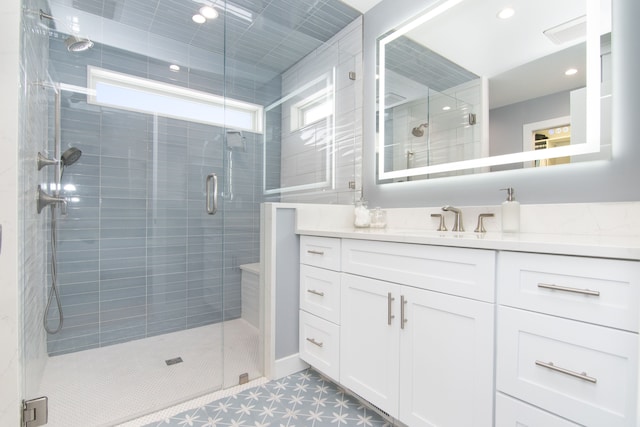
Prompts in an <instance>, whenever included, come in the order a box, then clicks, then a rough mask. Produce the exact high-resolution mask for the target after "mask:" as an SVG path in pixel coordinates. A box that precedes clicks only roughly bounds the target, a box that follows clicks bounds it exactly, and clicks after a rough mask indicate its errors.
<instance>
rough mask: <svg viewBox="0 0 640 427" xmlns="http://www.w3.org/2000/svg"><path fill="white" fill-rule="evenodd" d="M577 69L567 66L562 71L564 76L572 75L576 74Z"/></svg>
mask: <svg viewBox="0 0 640 427" xmlns="http://www.w3.org/2000/svg"><path fill="white" fill-rule="evenodd" d="M577 73H578V70H576V69H575V68H569V69H568V70H567V71H565V72H564V75H565V76H573V75H574V74H577Z"/></svg>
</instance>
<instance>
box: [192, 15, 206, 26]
mask: <svg viewBox="0 0 640 427" xmlns="http://www.w3.org/2000/svg"><path fill="white" fill-rule="evenodd" d="M191 19H193V22H195V23H196V24H204V23H205V22H207V18H205V17H204V16H202V15H200V14H199V13H196V14H195V15H193V16H192V17H191Z"/></svg>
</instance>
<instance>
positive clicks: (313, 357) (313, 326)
mask: <svg viewBox="0 0 640 427" xmlns="http://www.w3.org/2000/svg"><path fill="white" fill-rule="evenodd" d="M300 358H301V359H302V360H304V361H305V362H307V363H308V364H310V365H311V366H313V367H314V368H316V369H317V370H318V371H320V372H322V373H323V374H325V375H327V376H328V377H330V378H332V379H334V380H336V381H338V380H339V378H340V369H339V361H340V328H339V327H338V325H335V324H333V323H331V322H328V321H326V320H324V319H320V318H319V317H316V316H314V315H313V314H309V313H307V312H306V311H303V310H300Z"/></svg>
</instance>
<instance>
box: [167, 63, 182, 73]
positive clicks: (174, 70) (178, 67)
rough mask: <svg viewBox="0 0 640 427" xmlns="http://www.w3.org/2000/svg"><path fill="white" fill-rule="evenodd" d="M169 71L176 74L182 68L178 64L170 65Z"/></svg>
mask: <svg viewBox="0 0 640 427" xmlns="http://www.w3.org/2000/svg"><path fill="white" fill-rule="evenodd" d="M169 69H170V70H171V71H173V72H174V73H177V72H178V71H180V66H179V65H178V64H171V65H169Z"/></svg>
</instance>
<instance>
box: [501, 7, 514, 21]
mask: <svg viewBox="0 0 640 427" xmlns="http://www.w3.org/2000/svg"><path fill="white" fill-rule="evenodd" d="M515 13H516V11H515V10H513V9H512V8H510V7H505V8H504V9H502V10H501V11H500V12H498V18H500V19H509V18H511V17H512V16H513V15H515Z"/></svg>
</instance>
